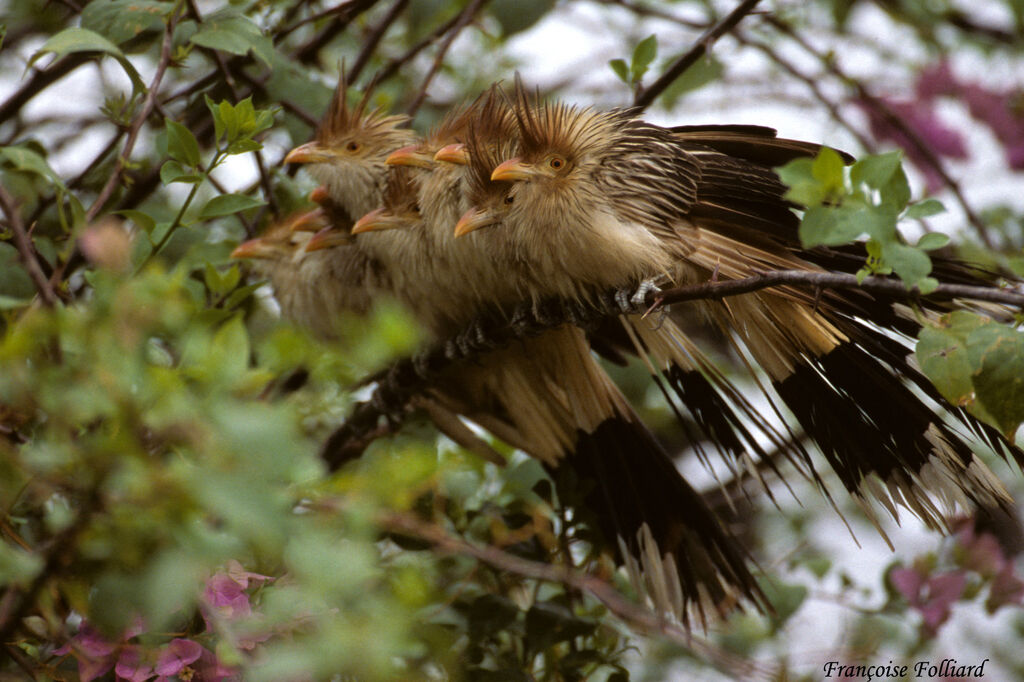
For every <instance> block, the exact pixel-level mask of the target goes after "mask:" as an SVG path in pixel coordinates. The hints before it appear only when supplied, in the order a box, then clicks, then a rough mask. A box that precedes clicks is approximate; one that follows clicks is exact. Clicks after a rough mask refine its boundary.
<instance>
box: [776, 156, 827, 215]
mask: <svg viewBox="0 0 1024 682" xmlns="http://www.w3.org/2000/svg"><path fill="white" fill-rule="evenodd" d="M775 172H776V173H778V174H779V178H780V179H781V180H782V182H783V183H785V184H786V185H788V186H789V190H788V191H787V192H786V198H787V199H789V200H790V201H794V202H796V203H798V204H802V205H803V206H807V207H808V208H811V207H814V206H818V205H819V204H821V203H822V202H823V201H824V200H825V192H824V191H823V190H822V187H821V182H820V181H819V180H818V179H817V178H815V177H814V160H813V159H808V158H800V159H794V160H793V161H790V162H789V163H787V164H786V165H784V166H779V167H778V168H776V169H775Z"/></svg>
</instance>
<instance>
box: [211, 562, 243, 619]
mask: <svg viewBox="0 0 1024 682" xmlns="http://www.w3.org/2000/svg"><path fill="white" fill-rule="evenodd" d="M204 596H205V597H206V603H207V604H209V605H210V606H212V607H213V608H214V609H216V611H217V613H218V615H220V616H221V617H222V618H226V619H228V620H233V619H235V618H239V617H242V616H248V615H249V614H251V613H252V608H251V607H250V606H249V595H248V594H246V592H245V587H244V586H243V585H242V584H241V583H239V582H238V581H236V580H234V579H233V578H232V577H231V576H228V575H224V574H223V573H218V574H217V575H214V576H212V577H211V578H210V579H209V580H207V581H206V591H205V593H204Z"/></svg>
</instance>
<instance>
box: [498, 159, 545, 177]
mask: <svg viewBox="0 0 1024 682" xmlns="http://www.w3.org/2000/svg"><path fill="white" fill-rule="evenodd" d="M537 175H538V173H537V169H536V167H535V166H534V165H533V164H532V163H526V162H525V161H523V160H522V159H520V158H518V157H516V158H512V159H509V160H508V161H504V162H502V163H501V164H499V165H498V167H497V168H495V169H494V170H493V171H491V180H495V181H497V180H504V181H506V182H515V181H517V180H532V179H533V178H534V177H536V176H537Z"/></svg>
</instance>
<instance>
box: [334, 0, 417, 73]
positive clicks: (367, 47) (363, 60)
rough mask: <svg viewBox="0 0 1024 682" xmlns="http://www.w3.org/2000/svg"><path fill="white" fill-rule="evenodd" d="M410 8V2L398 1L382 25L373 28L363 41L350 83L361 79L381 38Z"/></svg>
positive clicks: (352, 70) (351, 71) (407, 0)
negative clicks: (406, 9)
mask: <svg viewBox="0 0 1024 682" xmlns="http://www.w3.org/2000/svg"><path fill="white" fill-rule="evenodd" d="M408 6H409V0H396V2H395V4H394V5H392V6H391V9H389V10H388V13H387V15H385V17H384V18H383V19H381V20H380V23H379V24H377V25H376V26H374V27H373V30H372V31H370V35H368V36H366V38H365V39H364V40H363V48H362V49H361V50H359V54H358V56H356V61H355V62H354V63H353V64H352V69H351V70H350V71H349V72H348V74H347V76H348V82H349V83H355V82H356V80H357V79H358V78H359V74H360V73H362V71H363V69H364V68H365V67H366V64H367V63H368V62H369V61H370V55H372V54H373V51H374V50H376V49H377V45H379V44H380V41H381V38H383V37H384V34H385V33H387V30H388V29H389V28H390V27H391V24H393V23H395V21H396V20H397V19H398V17H399V16H400V15H401V14H402V12H403V11H404V10H405V8H406V7H408Z"/></svg>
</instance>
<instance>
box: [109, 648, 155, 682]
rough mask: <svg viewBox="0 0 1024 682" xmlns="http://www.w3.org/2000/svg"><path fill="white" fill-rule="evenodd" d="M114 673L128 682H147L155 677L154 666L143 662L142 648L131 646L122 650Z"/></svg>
mask: <svg viewBox="0 0 1024 682" xmlns="http://www.w3.org/2000/svg"><path fill="white" fill-rule="evenodd" d="M114 673H115V674H116V675H117V676H118V678H119V679H124V680H126V681H127V682H146V680H148V679H149V678H151V677H153V666H151V665H149V664H148V663H146V662H145V661H144V660H143V658H142V650H141V648H140V647H138V646H135V645H131V646H126V647H125V648H124V649H122V650H121V655H120V657H118V659H117V665H116V666H114Z"/></svg>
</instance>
